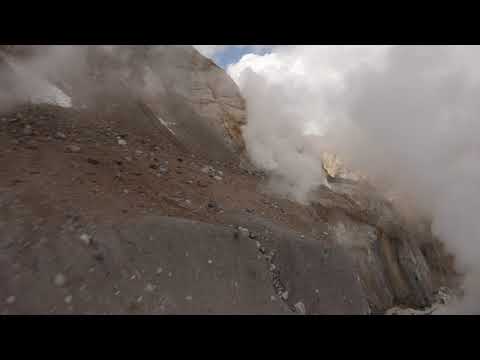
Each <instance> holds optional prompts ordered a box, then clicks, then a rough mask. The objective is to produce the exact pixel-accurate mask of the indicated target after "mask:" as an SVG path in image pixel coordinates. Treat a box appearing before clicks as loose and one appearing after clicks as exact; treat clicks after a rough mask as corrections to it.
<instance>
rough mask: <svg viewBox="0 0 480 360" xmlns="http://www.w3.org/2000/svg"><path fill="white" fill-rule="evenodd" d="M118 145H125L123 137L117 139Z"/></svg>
mask: <svg viewBox="0 0 480 360" xmlns="http://www.w3.org/2000/svg"><path fill="white" fill-rule="evenodd" d="M117 142H118V145H121V146H126V145H127V142H126V141H125V140H124V139H117Z"/></svg>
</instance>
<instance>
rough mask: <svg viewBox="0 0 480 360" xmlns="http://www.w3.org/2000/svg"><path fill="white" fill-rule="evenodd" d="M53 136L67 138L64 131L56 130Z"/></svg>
mask: <svg viewBox="0 0 480 360" xmlns="http://www.w3.org/2000/svg"><path fill="white" fill-rule="evenodd" d="M55 138H56V139H62V140H65V139H66V138H67V136H66V135H65V134H64V133H62V132H60V131H58V132H56V133H55Z"/></svg>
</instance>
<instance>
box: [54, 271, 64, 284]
mask: <svg viewBox="0 0 480 360" xmlns="http://www.w3.org/2000/svg"><path fill="white" fill-rule="evenodd" d="M66 282H67V278H66V277H65V275H63V274H62V273H58V274H57V275H55V278H54V279H53V283H54V284H55V286H58V287H62V286H64V285H65V283H66Z"/></svg>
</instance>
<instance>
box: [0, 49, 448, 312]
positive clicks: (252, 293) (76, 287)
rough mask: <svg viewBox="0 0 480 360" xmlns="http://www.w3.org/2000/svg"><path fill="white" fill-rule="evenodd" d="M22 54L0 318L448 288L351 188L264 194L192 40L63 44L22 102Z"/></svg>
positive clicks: (0, 67)
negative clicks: (304, 194)
mask: <svg viewBox="0 0 480 360" xmlns="http://www.w3.org/2000/svg"><path fill="white" fill-rule="evenodd" d="M39 51H40V52H42V51H44V50H42V49H35V48H29V47H27V48H26V49H25V48H22V47H20V48H13V49H12V48H7V49H5V48H3V49H2V57H1V63H0V72H1V74H2V75H1V76H2V77H5V78H8V79H9V82H8V84H9V85H8V86H9V88H6V85H4V84H6V82H2V84H1V85H0V86H2V91H0V94H3V95H2V96H3V97H1V99H2V104H6V105H11V106H2V107H1V112H2V113H1V114H0V312H1V313H2V314H18V313H21V314H32V313H33V314H37V313H40V314H46V313H54V314H68V313H75V314H84V313H88V314H103V313H108V314H111V313H115V314H130V313H143V314H187V313H194V314H203V313H206V314H225V313H240V314H261V313H263V314H370V313H384V312H385V311H387V310H388V309H389V308H393V307H396V306H397V307H411V308H417V309H422V308H426V307H428V306H430V305H431V304H432V302H434V301H435V295H436V293H437V292H438V290H439V289H440V288H441V287H442V286H451V285H452V283H451V282H452V280H453V276H452V275H453V270H452V265H451V259H450V258H449V257H448V256H447V255H445V254H444V252H443V250H442V247H441V245H440V244H439V243H438V241H436V240H435V239H434V238H433V237H432V235H431V232H430V230H429V228H428V226H423V225H422V224H420V223H419V224H411V223H410V222H409V221H406V220H404V219H403V218H402V216H401V214H400V213H399V212H398V211H397V210H395V208H394V207H393V206H392V204H390V203H389V202H388V201H386V200H385V199H383V198H382V197H381V196H379V195H378V194H377V193H376V192H375V190H374V189H372V188H370V187H368V186H366V185H365V184H363V183H362V182H359V181H352V182H349V183H342V182H335V179H334V178H332V179H331V180H332V183H331V186H330V188H326V187H321V188H319V189H318V191H317V194H316V199H315V200H314V202H313V203H312V204H311V205H309V206H304V205H300V204H298V203H295V202H292V201H290V200H287V199H284V198H282V197H279V196H276V195H273V194H271V193H269V192H266V191H264V190H263V189H264V184H265V182H266V178H265V176H264V175H263V174H262V173H261V172H259V171H254V169H253V167H252V166H251V165H250V164H249V162H248V154H247V153H246V151H245V146H244V143H243V140H242V136H241V127H242V125H244V124H245V123H246V121H247V120H246V110H245V103H244V100H243V99H242V97H241V95H240V93H239V91H238V89H237V87H236V86H235V84H234V82H233V81H232V80H231V79H230V78H229V77H228V76H227V75H226V74H225V73H224V71H223V70H222V69H220V68H219V67H217V66H216V65H215V64H214V63H212V62H211V61H210V60H208V59H206V58H204V57H203V56H202V55H200V54H199V53H198V52H197V51H196V50H195V49H193V48H192V47H190V46H141V47H128V48H127V47H87V48H82V49H78V50H75V51H78V54H76V56H77V55H79V54H80V55H82V56H84V58H85V59H86V60H85V62H84V63H82V64H81V65H78V66H77V67H74V68H72V69H74V70H70V71H68V67H65V68H61V67H58V68H53V69H50V68H49V69H48V71H45V72H44V73H42V77H41V79H39V80H38V81H39V82H37V84H39V85H37V86H36V87H35V89H38V91H39V94H33V95H35V96H32V94H31V92H32V91H33V90H32V88H31V87H28V86H25V84H26V83H25V81H23V80H22V81H19V78H22V76H24V77H25V74H26V73H27V74H32V73H31V72H28V71H27V70H28V69H31V68H32V65H31V63H29V62H28V61H25V60H23V59H24V58H27V59H31V58H32V56H33V55H32V54H37V53H38V52H39ZM19 54H22V55H21V56H20V55H19ZM29 61H30V60H29ZM31 76H33V75H30V77H31ZM47 85H48V86H54V87H55V89H57V90H56V92H55V91H54V92H53V93H54V94H57V95H58V94H63V95H62V96H63V100H65V99H69V101H70V102H68V101H67V102H65V101H63V102H59V101H56V100H55V99H57V100H58V99H59V97H58V96H57V98H55V95H54V96H53V98H54V99H53V100H52V101H47V100H45V96H44V95H45V94H46V90H45V89H46V88H47V87H48V86H47ZM9 89H15V91H16V92H15V93H12V92H11V91H10V90H9ZM29 92H30V93H29ZM50 93H51V92H49V94H50ZM25 94H28V96H26V95H25ZM37 95H38V96H37ZM42 96H43V98H42ZM33 98H35V99H37V100H36V101H32V99H33ZM50 98H51V97H50ZM19 99H20V100H19Z"/></svg>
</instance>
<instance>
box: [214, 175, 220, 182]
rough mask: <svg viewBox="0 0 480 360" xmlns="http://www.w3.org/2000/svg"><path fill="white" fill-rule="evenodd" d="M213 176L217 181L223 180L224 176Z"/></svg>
mask: <svg viewBox="0 0 480 360" xmlns="http://www.w3.org/2000/svg"><path fill="white" fill-rule="evenodd" d="M213 178H214V179H215V180H217V181H222V178H221V177H220V176H217V175H215V176H214V177H213Z"/></svg>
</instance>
